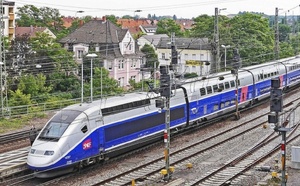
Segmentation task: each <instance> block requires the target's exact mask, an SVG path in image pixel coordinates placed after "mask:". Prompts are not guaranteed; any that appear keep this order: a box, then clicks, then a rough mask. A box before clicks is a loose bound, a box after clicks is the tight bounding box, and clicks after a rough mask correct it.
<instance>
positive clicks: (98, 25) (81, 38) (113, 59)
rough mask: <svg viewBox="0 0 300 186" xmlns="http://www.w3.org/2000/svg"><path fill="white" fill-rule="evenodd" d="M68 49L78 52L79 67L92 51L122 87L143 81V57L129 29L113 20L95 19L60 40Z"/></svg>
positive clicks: (76, 58)
mask: <svg viewBox="0 0 300 186" xmlns="http://www.w3.org/2000/svg"><path fill="white" fill-rule="evenodd" d="M60 43H62V44H63V45H64V46H65V47H66V48H68V49H69V50H70V51H73V52H74V59H75V61H77V62H78V63H79V64H81V63H82V60H83V57H84V56H85V55H87V54H89V53H92V52H91V51H93V52H95V53H97V54H99V56H98V57H97V58H98V59H99V60H100V63H102V64H103V67H104V68H105V69H107V70H108V71H109V76H110V77H112V78H114V79H116V80H117V81H118V83H119V86H121V87H127V86H129V81H130V80H131V79H132V80H135V81H136V82H139V81H140V80H141V78H142V75H141V74H140V70H139V69H140V67H141V63H142V59H143V54H142V53H140V52H139V50H138V47H137V43H136V42H135V40H134V39H133V37H132V35H131V34H130V32H129V30H128V29H121V28H119V27H117V26H116V25H114V24H113V23H112V22H110V21H109V20H106V19H105V18H103V19H102V20H91V21H89V22H87V23H85V24H84V25H82V26H81V27H80V28H78V29H77V30H75V31H74V32H72V33H71V34H69V35H68V36H67V37H65V38H62V39H61V40H60Z"/></svg>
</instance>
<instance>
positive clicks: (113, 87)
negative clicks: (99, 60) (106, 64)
mask: <svg viewBox="0 0 300 186" xmlns="http://www.w3.org/2000/svg"><path fill="white" fill-rule="evenodd" d="M101 75H102V76H101ZM101 82H102V86H101ZM86 87H87V90H90V84H88V86H86ZM101 90H102V96H105V97H106V96H109V95H116V94H120V93H122V92H123V89H122V88H121V87H119V86H118V81H117V80H115V79H113V78H110V77H109V71H108V70H106V69H105V68H103V67H101V68H98V67H96V68H94V76H93V95H94V96H100V95H101ZM87 94H89V93H87Z"/></svg>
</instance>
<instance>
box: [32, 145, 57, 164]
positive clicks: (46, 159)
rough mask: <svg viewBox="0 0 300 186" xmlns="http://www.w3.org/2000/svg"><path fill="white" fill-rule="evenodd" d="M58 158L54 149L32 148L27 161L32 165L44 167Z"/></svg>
mask: <svg viewBox="0 0 300 186" xmlns="http://www.w3.org/2000/svg"><path fill="white" fill-rule="evenodd" d="M55 160H56V152H55V151H52V150H37V149H34V148H32V149H30V152H29V154H28V157H27V162H28V164H29V165H31V166H36V167H43V166H47V165H50V164H52V163H53V162H54V161H55Z"/></svg>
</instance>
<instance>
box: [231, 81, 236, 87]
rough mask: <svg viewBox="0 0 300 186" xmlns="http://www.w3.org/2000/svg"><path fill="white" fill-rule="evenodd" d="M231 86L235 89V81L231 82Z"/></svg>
mask: <svg viewBox="0 0 300 186" xmlns="http://www.w3.org/2000/svg"><path fill="white" fill-rule="evenodd" d="M230 86H231V88H233V87H235V83H234V81H233V80H232V81H230Z"/></svg>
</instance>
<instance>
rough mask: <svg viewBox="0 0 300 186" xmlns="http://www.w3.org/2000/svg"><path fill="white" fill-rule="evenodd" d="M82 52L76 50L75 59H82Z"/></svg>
mask: <svg viewBox="0 0 300 186" xmlns="http://www.w3.org/2000/svg"><path fill="white" fill-rule="evenodd" d="M82 56H83V50H77V59H82Z"/></svg>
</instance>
